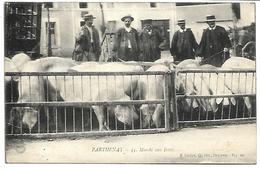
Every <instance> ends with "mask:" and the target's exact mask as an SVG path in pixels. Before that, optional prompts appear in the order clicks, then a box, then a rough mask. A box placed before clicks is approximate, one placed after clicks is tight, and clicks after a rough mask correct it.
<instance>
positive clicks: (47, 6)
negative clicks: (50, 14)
mask: <svg viewBox="0 0 260 170" xmlns="http://www.w3.org/2000/svg"><path fill="white" fill-rule="evenodd" d="M44 8H53V2H45V3H44Z"/></svg>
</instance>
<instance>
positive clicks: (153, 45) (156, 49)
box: [138, 29, 165, 62]
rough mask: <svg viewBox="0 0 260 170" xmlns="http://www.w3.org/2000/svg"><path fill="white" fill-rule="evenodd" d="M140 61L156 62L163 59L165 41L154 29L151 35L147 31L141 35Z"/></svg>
mask: <svg viewBox="0 0 260 170" xmlns="http://www.w3.org/2000/svg"><path fill="white" fill-rule="evenodd" d="M139 40H140V56H139V59H138V60H139V61H146V62H154V61H155V60H158V59H160V58H161V49H162V48H163V47H164V46H165V39H164V38H163V37H162V36H161V35H160V33H159V32H158V31H157V30H156V29H152V33H151V35H150V34H148V32H147V31H146V30H143V31H142V32H141V33H140V37H139Z"/></svg>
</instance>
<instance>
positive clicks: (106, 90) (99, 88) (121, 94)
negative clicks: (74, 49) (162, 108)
mask: <svg viewBox="0 0 260 170" xmlns="http://www.w3.org/2000/svg"><path fill="white" fill-rule="evenodd" d="M69 71H77V72H120V71H121V72H122V71H123V72H142V71H143V68H142V67H141V66H135V65H129V64H124V63H96V62H85V63H82V64H80V65H77V66H74V67H71V68H70V69H69ZM57 79H58V81H57V82H58V83H55V82H54V80H53V79H49V81H50V84H51V86H52V87H53V88H54V89H57V90H58V91H59V93H60V95H61V97H62V98H63V99H64V100H65V101H74V102H77V101H79V102H83V101H92V102H95V101H130V100H132V99H134V98H135V97H134V96H135V94H136V92H135V89H136V87H137V82H138V76H129V75H124V76H122V75H114V76H111V75H110V76H82V78H81V77H80V76H75V77H74V78H72V77H66V78H65V80H64V78H63V77H59V76H58V77H57ZM92 108H93V110H94V112H95V114H96V116H97V119H98V123H99V130H100V131H103V130H109V129H110V128H109V127H108V126H107V123H106V122H105V115H104V109H105V107H104V106H102V105H94V106H92ZM107 110H108V111H109V112H110V114H109V115H115V116H116V118H117V119H118V120H119V121H120V122H122V123H124V124H126V125H131V124H132V123H133V121H134V120H137V119H138V115H137V114H136V111H135V108H134V106H133V105H129V106H128V105H109V106H107Z"/></svg>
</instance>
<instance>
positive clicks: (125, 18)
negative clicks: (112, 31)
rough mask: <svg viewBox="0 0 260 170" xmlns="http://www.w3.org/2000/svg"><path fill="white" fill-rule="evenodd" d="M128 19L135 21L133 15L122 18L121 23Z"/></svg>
mask: <svg viewBox="0 0 260 170" xmlns="http://www.w3.org/2000/svg"><path fill="white" fill-rule="evenodd" d="M126 18H130V19H131V20H132V21H133V20H134V18H133V17H132V16H131V15H126V16H124V17H122V18H121V21H124V20H125V19H126Z"/></svg>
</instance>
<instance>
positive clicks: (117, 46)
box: [112, 28, 139, 61]
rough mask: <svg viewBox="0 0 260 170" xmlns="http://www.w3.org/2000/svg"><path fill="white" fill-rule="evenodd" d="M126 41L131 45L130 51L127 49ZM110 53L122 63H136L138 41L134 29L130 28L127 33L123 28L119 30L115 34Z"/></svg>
mask: <svg viewBox="0 0 260 170" xmlns="http://www.w3.org/2000/svg"><path fill="white" fill-rule="evenodd" d="M128 39H129V40H130V43H131V47H132V48H131V49H129V48H128ZM112 51H113V52H114V53H116V54H117V57H119V58H120V59H122V60H124V61H137V60H138V56H139V39H138V33H137V31H136V29H134V28H132V29H131V31H130V32H127V31H126V30H125V28H120V29H119V30H118V31H117V32H116V34H115V38H114V45H113V49H112Z"/></svg>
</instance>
